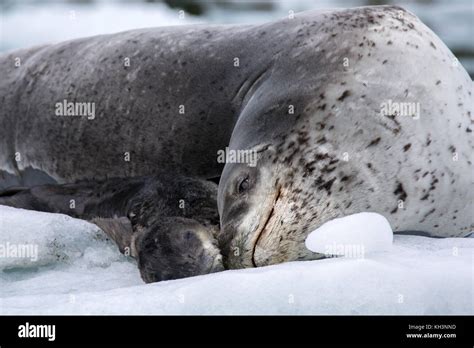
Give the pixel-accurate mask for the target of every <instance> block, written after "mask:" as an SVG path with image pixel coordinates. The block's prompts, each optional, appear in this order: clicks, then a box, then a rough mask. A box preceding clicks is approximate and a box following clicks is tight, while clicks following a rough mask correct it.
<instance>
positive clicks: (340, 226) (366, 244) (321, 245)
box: [305, 213, 393, 257]
mask: <svg viewBox="0 0 474 348" xmlns="http://www.w3.org/2000/svg"><path fill="white" fill-rule="evenodd" d="M392 243H393V231H392V228H391V227H390V223H389V222H388V221H387V219H386V218H385V217H384V216H382V215H380V214H377V213H359V214H353V215H348V216H345V217H342V218H338V219H333V220H331V221H328V222H326V223H325V224H323V225H322V226H321V227H319V228H318V229H316V230H314V231H313V232H311V233H310V234H309V235H308V237H307V238H306V242H305V244H306V247H307V248H308V249H309V250H311V251H314V252H317V253H321V254H326V255H337V256H350V257H363V256H364V255H365V253H370V252H374V251H384V250H388V249H389V248H390V247H391V246H392Z"/></svg>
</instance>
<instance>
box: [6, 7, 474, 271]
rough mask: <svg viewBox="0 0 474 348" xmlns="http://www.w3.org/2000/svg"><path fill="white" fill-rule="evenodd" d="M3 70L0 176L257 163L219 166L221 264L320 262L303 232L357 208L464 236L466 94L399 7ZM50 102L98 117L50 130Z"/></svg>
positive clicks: (44, 54) (440, 51) (194, 31)
mask: <svg viewBox="0 0 474 348" xmlns="http://www.w3.org/2000/svg"><path fill="white" fill-rule="evenodd" d="M15 56H23V62H24V63H23V65H22V67H21V68H14V67H13V65H12V59H13V58H14V57H15ZM124 57H130V60H131V67H130V68H128V67H124V66H123V59H124ZM235 57H238V58H239V63H240V66H239V67H234V58H235ZM346 58H347V62H346ZM344 63H348V65H347V64H344ZM68 69H70V70H69V71H68ZM0 72H1V74H2V76H6V78H5V79H3V80H2V82H1V83H0V96H1V98H2V103H4V105H5V107H3V108H2V109H1V111H0V112H2V114H1V116H0V119H1V120H2V123H5V124H6V125H7V126H6V127H4V128H2V129H0V141H1V142H2V143H1V153H0V166H1V168H2V169H6V170H10V171H11V172H15V171H18V170H21V169H22V168H26V167H28V166H32V167H35V168H39V169H42V170H43V171H45V172H47V173H48V174H50V175H51V176H53V177H54V178H56V179H57V180H60V181H68V180H72V179H80V178H90V177H107V176H109V177H110V176H128V175H141V174H148V173H150V172H154V171H155V170H157V169H164V170H172V171H175V172H183V173H186V174H189V175H197V176H203V177H212V176H215V175H218V174H219V173H220V170H221V166H220V165H219V164H217V163H216V151H217V150H218V149H223V148H224V147H225V146H226V145H227V144H229V143H230V146H231V148H233V149H255V150H258V151H259V162H258V165H257V167H255V168H251V167H248V166H247V165H245V164H235V163H228V164H226V166H225V168H224V170H223V172H222V176H221V181H220V184H219V193H218V205H219V214H220V221H221V231H220V237H219V239H220V245H221V247H222V252H223V256H224V257H225V259H226V263H227V265H228V266H229V267H254V266H263V265H267V264H273V263H278V262H284V261H291V260H297V259H312V258H318V257H319V255H317V254H312V253H309V251H308V250H306V249H305V247H304V240H305V238H306V236H307V234H308V233H309V232H311V231H312V230H313V229H315V228H317V227H319V226H320V225H321V224H323V223H324V222H326V221H328V220H329V219H332V218H335V217H340V216H342V215H347V214H352V213H356V212H361V211H374V212H378V213H380V214H383V215H384V216H385V217H387V218H388V220H389V222H390V223H391V225H392V227H393V228H394V230H412V231H413V230H414V231H428V232H430V233H431V234H432V235H435V236H463V235H465V234H467V233H469V231H470V230H471V225H472V218H471V211H472V199H471V197H472V191H471V189H470V187H471V186H470V185H471V182H470V181H471V180H470V177H471V174H470V173H471V171H472V163H471V162H472V160H471V153H472V81H471V80H470V79H469V76H468V75H467V73H466V72H465V70H464V69H463V68H462V66H461V65H459V64H454V56H453V55H452V53H451V52H450V51H449V49H448V48H447V47H446V46H445V45H444V44H443V43H442V42H441V40H440V39H439V38H438V37H437V36H436V35H435V34H434V33H433V32H432V31H431V30H430V29H428V28H427V27H426V26H425V25H424V24H423V23H421V22H420V20H419V19H418V18H416V17H415V16H413V15H412V14H410V13H408V12H405V11H404V10H403V9H401V8H398V7H389V6H382V7H364V8H355V9H347V10H327V11H309V12H304V13H301V14H296V16H295V18H293V19H290V18H286V19H282V20H279V21H275V22H271V23H267V24H260V25H247V26H189V27H174V28H158V29H144V30H137V31H131V32H126V33H119V34H114V35H106V36H99V37H94V38H87V39H81V40H74V41H70V42H65V43H61V44H57V45H52V46H48V47H44V48H39V49H36V50H32V51H23V52H22V51H20V52H16V53H12V54H10V55H7V56H3V57H2V59H1V62H0ZM62 99H68V100H69V99H75V100H78V101H95V102H96V103H97V111H96V113H97V114H98V115H97V116H96V119H95V120H91V121H88V120H86V119H77V118H74V119H71V118H61V117H59V118H58V117H56V116H55V115H54V112H53V105H54V103H55V102H57V101H61V100H62ZM388 100H393V101H395V102H415V103H419V105H420V109H421V115H420V118H419V119H418V120H415V119H413V118H412V117H409V116H401V115H395V114H393V115H387V116H382V115H380V110H381V104H382V103H384V102H387V101H388ZM181 104H182V105H184V106H185V110H186V114H185V115H180V114H179V113H178V110H179V105H181ZM290 106H292V107H294V114H290V113H289V107H290ZM2 132H3V133H2ZM126 151H130V152H131V161H130V162H123V161H122V157H123V155H122V154H123V152H126ZM15 152H20V153H21V154H22V160H21V161H20V162H15V161H13V156H14V153H15ZM347 156H348V157H347ZM454 157H456V159H457V160H456V161H454V160H453V158H454Z"/></svg>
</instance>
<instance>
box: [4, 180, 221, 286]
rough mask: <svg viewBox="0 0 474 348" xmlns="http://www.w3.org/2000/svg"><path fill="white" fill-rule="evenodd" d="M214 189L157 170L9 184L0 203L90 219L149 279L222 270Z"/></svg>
mask: <svg viewBox="0 0 474 348" xmlns="http://www.w3.org/2000/svg"><path fill="white" fill-rule="evenodd" d="M216 194H217V186H216V185H215V184H214V183H210V182H207V181H205V180H199V179H192V178H188V177H184V176H176V175H173V176H170V175H165V174H160V175H155V176H152V177H134V178H111V179H108V180H107V181H91V180H88V181H82V182H79V183H76V184H64V185H59V184H51V185H42V186H36V187H33V188H30V189H17V190H14V189H11V190H9V191H5V192H3V193H2V194H1V195H0V204H3V205H8V206H12V207H16V208H23V209H30V210H37V211H45V212H51V213H63V214H67V215H70V216H73V217H76V218H81V219H85V220H89V221H91V222H93V223H95V224H96V225H98V226H99V227H100V228H102V230H103V231H104V232H105V233H106V234H107V235H108V236H109V237H110V238H111V239H112V240H113V241H115V243H116V244H117V246H118V247H119V249H120V251H121V252H122V253H125V254H128V255H131V256H133V257H135V258H136V259H137V263H138V267H139V269H140V273H141V276H142V278H143V280H144V281H145V282H147V283H150V282H156V281H161V280H169V279H177V278H183V277H189V276H195V275H199V274H207V273H212V272H217V271H222V270H223V266H222V256H221V255H220V252H219V249H218V248H217V241H216V239H215V234H216V232H217V230H218V225H219V216H218V213H217V204H216Z"/></svg>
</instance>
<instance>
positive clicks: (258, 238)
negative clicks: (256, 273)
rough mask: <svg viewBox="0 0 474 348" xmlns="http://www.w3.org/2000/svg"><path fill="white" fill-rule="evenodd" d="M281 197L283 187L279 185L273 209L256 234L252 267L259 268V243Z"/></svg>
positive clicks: (273, 201) (272, 205)
mask: <svg viewBox="0 0 474 348" xmlns="http://www.w3.org/2000/svg"><path fill="white" fill-rule="evenodd" d="M280 195H281V185H278V183H277V190H276V194H275V195H274V198H273V200H272V204H271V209H270V210H269V212H268V214H266V216H265V217H264V218H263V219H262V221H263V224H261V227H260V226H259V228H258V229H257V231H256V232H255V235H256V238H255V242H254V243H253V245H252V265H253V267H258V266H257V262H256V261H255V250H256V248H257V245H258V242H259V241H260V238H261V237H262V236H263V233H264V232H265V230H266V228H267V225H268V223H269V222H270V220H271V219H272V217H273V215H274V213H275V205H276V202H277V201H278V199H279V198H280Z"/></svg>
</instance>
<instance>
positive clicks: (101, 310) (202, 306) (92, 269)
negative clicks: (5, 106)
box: [0, 206, 474, 315]
mask: <svg viewBox="0 0 474 348" xmlns="http://www.w3.org/2000/svg"><path fill="white" fill-rule="evenodd" d="M346 221H347V220H346ZM52 241H54V243H52ZM7 242H9V243H10V246H11V245H18V244H20V243H23V244H27V243H30V244H36V245H37V246H38V257H37V259H36V260H32V259H31V258H28V259H26V260H21V261H19V260H18V259H15V258H2V257H0V262H1V263H0V265H1V267H0V314H20V315H22V314H473V313H474V310H473V290H472V289H473V254H474V239H473V238H447V239H433V238H426V237H419V236H397V235H395V237H394V239H393V246H392V247H391V249H390V250H385V251H380V250H379V251H378V252H375V253H371V254H366V255H364V257H361V258H349V257H340V258H328V259H324V260H317V261H306V262H291V263H285V264H280V265H274V266H268V267H261V268H255V269H245V270H229V271H225V272H221V273H214V274H209V275H205V276H197V277H192V278H186V279H179V280H172V281H165V282H160V283H154V284H144V283H143V282H142V281H141V279H140V276H139V272H138V269H137V267H136V264H135V262H134V261H133V260H132V259H130V258H128V257H125V256H123V255H121V254H120V253H119V251H118V249H117V248H116V247H115V246H114V245H113V244H112V243H111V242H109V241H107V240H106V239H105V238H104V237H103V236H102V235H101V233H100V231H98V229H97V228H96V227H95V225H91V224H89V223H87V222H85V221H81V220H77V219H73V218H69V217H66V216H64V215H60V214H49V213H40V212H32V211H26V210H21V209H15V208H10V207H4V206H0V245H2V244H3V245H4V244H5V243H7ZM58 255H59V256H60V257H57V256H58Z"/></svg>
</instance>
